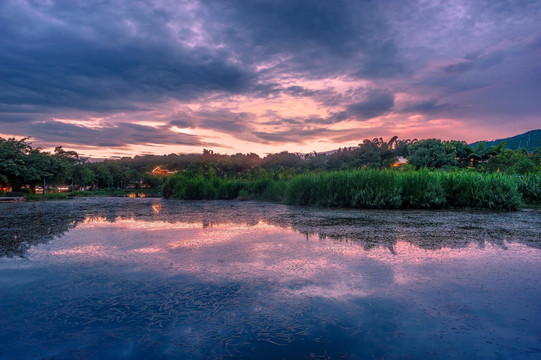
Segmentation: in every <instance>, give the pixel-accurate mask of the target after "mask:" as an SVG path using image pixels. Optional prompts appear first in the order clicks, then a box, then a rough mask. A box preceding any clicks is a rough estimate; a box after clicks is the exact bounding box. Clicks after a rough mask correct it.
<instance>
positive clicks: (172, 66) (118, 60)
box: [0, 2, 253, 112]
mask: <svg viewBox="0 0 541 360" xmlns="http://www.w3.org/2000/svg"><path fill="white" fill-rule="evenodd" d="M25 4H26V3H16V2H8V3H6V4H4V5H3V6H2V11H1V14H2V15H1V22H2V24H3V25H2V28H1V33H2V40H1V41H2V43H1V44H2V49H3V51H2V53H3V55H2V57H1V58H0V65H1V66H0V69H1V70H0V75H1V77H2V87H1V90H0V102H1V103H4V104H12V105H21V106H22V105H25V106H27V105H43V106H47V107H53V108H73V109H78V110H91V111H106V112H110V111H115V110H134V109H139V108H141V106H142V105H141V104H140V103H141V102H149V101H150V102H157V101H162V100H164V99H166V98H175V99H180V100H185V99H191V98H194V97H197V96H200V95H201V94H205V93H208V92H213V91H225V92H229V93H233V94H234V93H238V92H242V91H244V90H246V89H247V88H248V86H249V84H250V82H251V81H252V77H253V75H252V74H251V73H250V72H249V71H247V70H246V69H244V66H243V65H242V64H235V63H234V62H232V61H231V60H230V56H231V54H230V53H229V52H228V51H227V50H226V49H215V48H212V47H203V46H199V47H195V48H190V47H189V46H187V45H185V44H183V43H182V41H181V40H185V39H182V38H180V39H179V36H180V34H181V33H183V32H182V31H179V32H176V33H174V32H172V31H171V30H170V29H169V27H168V26H169V25H171V24H172V22H173V21H175V24H177V22H176V21H177V20H179V19H177V18H176V15H178V14H179V13H181V12H180V11H178V12H175V13H173V14H171V12H170V11H169V10H170V9H167V10H168V11H165V9H160V7H159V6H156V7H155V8H153V6H151V5H150V4H147V3H144V2H142V3H131V2H130V3H123V2H120V3H118V4H117V5H119V6H117V5H114V4H108V5H105V6H102V5H97V3H93V2H90V3H88V2H79V3H76V2H65V3H64V2H58V3H55V2H52V3H51V5H46V4H45V3H39V2H36V3H32V5H31V6H30V5H26V6H25ZM160 10H163V11H160ZM29 27H30V28H29Z"/></svg>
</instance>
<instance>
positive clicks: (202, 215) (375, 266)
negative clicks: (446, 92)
mask: <svg viewBox="0 0 541 360" xmlns="http://www.w3.org/2000/svg"><path fill="white" fill-rule="evenodd" d="M4 209H5V210H9V211H6V212H0V226H2V228H4V229H7V231H6V232H3V233H0V236H1V239H0V240H2V244H3V245H2V246H3V248H2V251H3V253H2V254H3V255H2V256H0V309H1V310H2V311H3V314H4V316H2V317H0V354H2V355H3V356H5V358H7V359H16V358H39V357H40V356H45V357H46V358H48V357H54V358H55V359H58V360H63V359H74V358H76V359H78V358H86V359H100V360H101V359H118V358H126V359H148V358H183V359H200V358H239V357H241V358H242V357H246V358H263V359H265V358H266V359H274V358H277V357H278V358H286V359H298V358H314V357H315V358H318V357H319V358H349V359H366V358H391V359H393V358H408V357H409V358H419V359H422V358H430V359H434V358H438V359H452V358H492V357H494V354H496V353H497V354H500V355H501V357H502V358H524V359H535V358H536V356H537V355H538V354H539V352H538V351H537V350H535V349H539V348H541V347H540V341H541V340H540V339H539V334H540V333H541V325H539V324H541V308H539V306H538V299H539V298H540V297H541V288H540V286H539V284H540V283H541V273H540V272H539V271H538V268H539V264H540V263H541V249H540V248H539V232H538V229H539V225H540V221H541V217H540V216H539V211H537V212H536V211H533V212H516V213H479V212H448V211H442V212H422V211H394V212H393V211H344V210H323V209H305V208H292V207H286V206H282V205H276V204H264V203H255V202H254V203H251V202H242V203H240V202H239V203H237V202H181V201H164V200H159V199H139V200H134V199H83V200H77V201H73V202H59V203H48V204H12V205H9V206H5V208H4ZM156 209H159V210H156ZM17 219H36V220H35V223H34V222H33V221H24V222H23V221H19V220H17ZM466 220H468V225H467V226H463V225H462V224H464V223H466ZM470 223H473V224H474V225H473V226H471V225H469V224H470ZM8 224H9V225H8ZM45 225H50V226H49V228H46V229H45V230H43V227H44V226H45ZM19 240H20V241H23V242H20V241H19ZM10 254H16V255H18V256H15V255H10ZM4 354H5V355H4ZM40 354H41V355H40ZM498 356H499V355H498ZM1 357H2V356H0V358H1Z"/></svg>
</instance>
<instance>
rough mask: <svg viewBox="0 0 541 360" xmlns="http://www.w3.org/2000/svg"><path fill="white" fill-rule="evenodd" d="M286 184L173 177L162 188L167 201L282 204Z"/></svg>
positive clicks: (266, 179) (266, 180)
mask: <svg viewBox="0 0 541 360" xmlns="http://www.w3.org/2000/svg"><path fill="white" fill-rule="evenodd" d="M284 189H285V182H284V181H281V180H274V179H271V178H263V179H252V180H248V179H239V178H234V179H223V178H212V179H209V178H206V177H204V176H196V177H189V176H173V177H170V178H168V179H167V181H166V182H165V184H164V187H163V195H164V197H166V198H170V197H173V198H177V199H184V200H217V199H218V200H235V199H238V200H249V199H253V200H264V201H275V202H281V201H283V193H284Z"/></svg>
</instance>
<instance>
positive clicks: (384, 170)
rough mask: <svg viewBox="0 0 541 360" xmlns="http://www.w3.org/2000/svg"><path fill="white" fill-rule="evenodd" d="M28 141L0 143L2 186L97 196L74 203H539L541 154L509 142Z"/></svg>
mask: <svg viewBox="0 0 541 360" xmlns="http://www.w3.org/2000/svg"><path fill="white" fill-rule="evenodd" d="M27 140H28V139H22V140H15V139H7V140H6V139H2V138H0V185H2V186H4V185H6V184H7V185H8V187H9V186H11V187H12V189H13V191H19V190H20V189H21V186H22V185H26V186H27V187H30V188H31V189H34V187H35V186H37V185H41V184H43V182H44V180H45V181H46V182H47V185H69V186H70V188H71V190H77V189H79V190H86V189H87V188H89V189H90V190H92V191H90V192H87V191H81V192H72V193H70V194H69V195H68V196H69V197H73V196H83V195H84V196H94V195H113V196H120V195H123V194H124V191H125V190H126V189H132V190H127V191H137V192H147V191H152V192H153V193H154V194H160V193H161V194H163V196H165V197H173V198H180V199H190V200H197V199H209V200H210V199H229V200H230V199H239V200H242V199H244V200H245V199H258V200H265V201H278V202H285V203H289V204H296V205H315V206H326V207H353V208H376V209H379V208H382V209H383V208H416V209H417V208H418V209H436V208H448V207H451V208H455V207H456V208H463V207H481V208H489V209H499V210H510V209H514V208H516V207H517V206H519V204H520V202H521V201H523V202H524V203H527V204H533V205H535V204H539V202H540V200H539V199H540V195H539V192H540V191H541V190H540V188H541V186H540V184H539V183H540V180H539V174H540V170H541V148H540V149H537V150H535V151H534V153H533V154H528V153H527V152H526V151H525V150H517V151H513V150H506V149H505V150H504V146H505V143H500V144H498V145H496V146H488V147H487V146H486V145H485V144H484V143H479V144H477V145H476V146H475V147H474V148H470V147H469V146H468V145H467V144H466V143H465V142H461V141H441V140H438V139H428V140H421V141H417V140H409V139H406V140H399V139H398V138H397V137H393V138H391V139H390V140H389V141H384V140H383V139H382V138H374V139H372V140H369V139H365V140H364V141H363V142H362V143H361V144H359V145H358V146H352V147H349V148H342V149H338V150H337V151H334V152H329V153H316V152H313V153H310V154H305V155H301V154H295V153H288V152H281V153H278V154H270V155H267V156H266V157H264V158H260V157H259V156H258V155H256V154H253V153H249V154H240V153H239V154H234V155H231V156H229V155H221V154H218V153H214V152H213V151H212V150H208V149H204V150H203V152H202V154H180V155H177V154H169V155H163V156H157V155H145V156H135V157H134V158H128V157H126V158H122V159H119V160H105V161H102V162H94V163H90V162H88V161H86V160H85V159H81V158H79V156H78V154H77V153H76V152H74V151H66V150H64V149H63V148H62V147H61V146H58V147H56V148H55V150H54V152H53V153H49V152H45V151H42V150H41V149H39V148H38V149H34V148H32V147H31V146H30V144H29V143H28V142H27ZM401 156H407V157H408V160H409V163H408V164H405V165H400V166H398V167H393V164H394V163H395V162H396V160H397V158H398V157H401ZM157 165H161V166H162V167H165V168H167V169H169V170H175V171H177V173H176V175H174V176H154V175H152V174H151V173H150V171H151V170H152V169H153V168H154V167H155V166H157ZM472 167H475V168H472ZM466 168H469V169H466ZM415 169H417V170H415ZM435 169H444V170H446V171H434V170H435ZM515 174H518V175H520V176H515ZM117 189H118V190H117ZM27 191H29V192H31V190H30V189H28V190H27ZM115 192H118V193H115Z"/></svg>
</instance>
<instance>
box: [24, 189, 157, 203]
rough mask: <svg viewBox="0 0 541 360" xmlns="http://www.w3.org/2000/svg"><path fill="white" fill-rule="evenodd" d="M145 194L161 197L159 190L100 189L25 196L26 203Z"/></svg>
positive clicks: (28, 194)
mask: <svg viewBox="0 0 541 360" xmlns="http://www.w3.org/2000/svg"><path fill="white" fill-rule="evenodd" d="M130 193H131V194H145V196H160V195H161V194H160V192H159V190H158V189H139V190H135V189H126V190H123V189H99V190H89V191H71V192H66V193H47V194H32V193H27V194H26V195H25V200H26V201H46V200H65V199H72V198H76V197H96V196H113V197H125V196H128V195H129V194H130Z"/></svg>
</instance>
